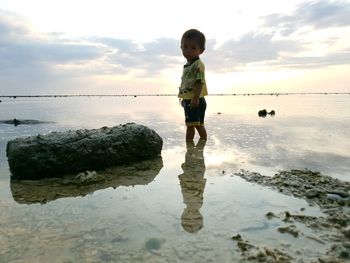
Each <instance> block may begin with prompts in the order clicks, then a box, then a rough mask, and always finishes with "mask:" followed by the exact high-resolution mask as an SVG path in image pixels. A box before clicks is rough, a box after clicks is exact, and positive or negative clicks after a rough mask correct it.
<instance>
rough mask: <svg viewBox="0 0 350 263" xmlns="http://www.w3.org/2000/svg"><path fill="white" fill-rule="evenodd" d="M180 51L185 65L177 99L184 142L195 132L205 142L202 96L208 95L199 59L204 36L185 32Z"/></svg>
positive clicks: (192, 137)
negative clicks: (182, 122) (183, 122)
mask: <svg viewBox="0 0 350 263" xmlns="http://www.w3.org/2000/svg"><path fill="white" fill-rule="evenodd" d="M181 50H182V54H183V56H184V57H185V58H186V59H187V63H186V64H185V65H184V69H183V73H182V78H181V86H180V88H179V94H178V97H179V98H180V99H182V101H181V104H182V106H183V107H184V111H185V121H186V127H187V130H186V141H193V139H194V135H195V131H196V130H197V132H198V134H199V137H200V138H201V139H203V140H206V139H207V131H206V129H205V127H204V116H205V110H206V107H207V103H206V101H205V98H204V96H206V95H208V90H207V85H206V82H205V75H204V71H205V67H204V64H203V62H202V61H201V60H200V58H199V55H201V54H202V53H203V52H204V50H205V36H204V34H203V33H202V32H200V31H198V30H196V29H190V30H188V31H186V32H185V33H184V34H183V35H182V38H181Z"/></svg>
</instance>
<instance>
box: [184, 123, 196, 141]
mask: <svg viewBox="0 0 350 263" xmlns="http://www.w3.org/2000/svg"><path fill="white" fill-rule="evenodd" d="M194 133H195V128H194V126H187V129H186V141H187V142H190V141H193V139H194Z"/></svg>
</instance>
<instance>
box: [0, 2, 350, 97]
mask: <svg viewBox="0 0 350 263" xmlns="http://www.w3.org/2000/svg"><path fill="white" fill-rule="evenodd" d="M349 14H350V1H341V0H339V1H330V0H316V1H299V0H293V1H290V0H282V1H281V0H264V1H256V0H254V1H253V0H237V1H232V0H217V1H197V0H192V1H184V0H177V1H164V0H163V1H160V0H148V1H140V0H139V1H136V0H128V1H119V0H98V1H97V0H90V1H86V0H85V1H82V0H74V1H72V0H69V1H68V0H30V1H28V0H0V95H34V94H124V93H138V94H149V93H174V94H175V93H176V92H177V88H178V85H179V82H180V78H181V71H182V65H183V64H184V62H185V61H184V58H183V57H182V56H181V51H180V43H179V39H180V38H181V35H182V33H183V32H184V31H186V30H187V29H189V28H197V29H199V30H201V31H202V32H204V33H205V35H206V37H207V45H206V51H205V52H204V54H203V55H202V60H203V61H204V63H205V65H206V74H207V75H206V76H207V82H208V86H209V91H210V92H211V93H244V92H249V93H250V92H256V93H265V92H350V87H349V83H350V74H349V72H350V15H349Z"/></svg>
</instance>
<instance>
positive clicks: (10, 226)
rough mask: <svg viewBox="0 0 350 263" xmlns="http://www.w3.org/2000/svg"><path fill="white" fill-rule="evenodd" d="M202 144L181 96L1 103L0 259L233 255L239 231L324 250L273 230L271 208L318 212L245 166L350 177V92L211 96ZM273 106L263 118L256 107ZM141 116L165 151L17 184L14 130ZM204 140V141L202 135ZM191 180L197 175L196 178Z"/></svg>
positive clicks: (272, 243)
mask: <svg viewBox="0 0 350 263" xmlns="http://www.w3.org/2000/svg"><path fill="white" fill-rule="evenodd" d="M207 103H208V109H207V117H206V126H207V131H208V134H209V140H208V142H207V143H206V145H205V146H203V145H197V147H195V146H193V145H187V146H186V144H185V142H184V133H185V127H184V125H183V116H182V114H183V113H182V109H181V107H180V106H179V103H178V100H177V98H175V97H136V98H134V97H103V98H96V97H83V98H74V97H73V98H20V99H9V98H8V99H2V102H1V103H0V120H5V119H13V118H17V119H36V120H41V121H49V122H52V123H46V124H38V125H19V126H16V127H15V126H13V125H6V124H0V209H1V214H0V225H1V229H0V262H46V261H48V260H50V261H53V262H69V261H71V262H80V261H81V262H115V261H119V262H129V261H130V262H211V261H213V262H214V261H215V262H232V260H235V261H237V260H239V258H240V253H239V251H237V247H236V244H235V242H234V241H233V240H231V237H232V236H234V235H236V234H238V233H240V234H241V235H242V236H244V238H246V239H249V240H250V241H251V242H252V243H255V244H258V245H262V244H263V245H266V246H269V247H275V248H279V249H282V250H284V251H286V252H288V253H289V254H291V255H293V256H294V257H296V258H298V257H299V258H302V259H311V258H314V257H317V256H320V255H321V254H322V253H323V252H324V251H325V250H326V249H327V248H328V247H327V245H326V244H320V243H319V242H316V241H315V240H312V239H310V238H308V237H307V234H308V235H309V236H312V235H313V233H312V231H311V230H310V229H307V228H306V227H305V226H303V225H298V224H297V223H296V225H297V227H298V228H299V229H302V230H303V232H304V233H306V234H305V235H303V236H299V237H298V238H295V237H293V236H291V235H288V234H282V233H279V232H278V231H276V228H277V227H279V226H283V225H284V224H285V223H284V222H282V221H280V220H267V218H266V217H265V214H266V213H267V212H268V211H273V212H274V213H282V212H284V211H287V210H288V211H290V212H293V213H301V211H300V209H301V208H306V210H305V211H303V212H302V213H303V214H308V215H319V214H320V211H319V209H318V208H317V207H309V206H308V205H307V203H306V202H305V201H304V200H301V199H297V198H292V197H289V196H285V195H282V194H280V193H277V192H275V191H272V190H270V189H268V188H264V187H261V186H257V185H252V184H250V183H248V182H245V181H244V180H243V179H241V178H239V177H236V176H234V175H233V174H234V173H235V172H238V171H240V170H241V169H245V170H251V171H256V172H260V173H262V174H265V175H273V174H274V173H276V172H277V171H279V170H289V169H304V168H308V169H311V170H317V171H320V172H322V173H324V174H327V175H330V176H332V177H336V178H340V179H342V180H347V181H349V180H350V176H349V175H350V150H349V149H350V142H349V140H348V138H349V136H350V127H349V123H350V109H349V107H348V105H349V103H350V96H349V95H331V96H325V95H304V96H303V95H295V96H278V97H277V96H210V97H208V98H207ZM264 108H266V109H267V110H268V111H270V110H275V112H276V115H275V116H274V117H272V116H269V115H267V116H266V118H259V117H258V111H259V110H261V109H264ZM126 122H136V123H139V124H144V125H146V126H149V127H151V128H153V129H155V130H156V131H157V132H158V133H159V134H160V135H161V137H162V138H163V141H164V145H163V150H162V156H161V157H162V158H161V159H157V160H151V161H147V162H142V163H139V164H137V165H134V166H129V167H115V168H113V169H112V168H111V169H109V170H108V169H107V170H106V171H99V172H98V173H99V174H102V175H104V174H107V175H108V176H109V177H108V178H110V180H108V181H106V182H103V183H96V184H89V185H87V186H85V187H77V186H75V185H74V184H70V185H67V184H66V185H64V184H62V181H50V180H46V181H45V180H44V181H41V182H40V183H39V182H25V183H16V182H10V172H9V170H8V165H7V160H6V153H5V150H6V143H7V141H8V140H10V139H13V138H15V137H18V136H21V137H24V136H30V135H36V134H38V133H48V132H50V131H64V130H68V129H81V128H99V127H102V126H113V125H118V124H122V123H126ZM196 142H197V138H196ZM194 178H195V180H194Z"/></svg>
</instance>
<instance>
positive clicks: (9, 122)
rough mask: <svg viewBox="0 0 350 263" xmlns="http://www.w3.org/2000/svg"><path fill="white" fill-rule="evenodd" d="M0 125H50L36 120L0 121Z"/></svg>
mask: <svg viewBox="0 0 350 263" xmlns="http://www.w3.org/2000/svg"><path fill="white" fill-rule="evenodd" d="M0 123H3V124H13V125H15V126H17V125H20V124H29V125H31V124H43V123H50V122H47V121H38V120H19V119H16V118H14V119H12V120H0Z"/></svg>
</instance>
